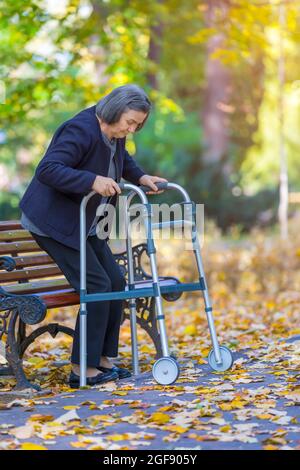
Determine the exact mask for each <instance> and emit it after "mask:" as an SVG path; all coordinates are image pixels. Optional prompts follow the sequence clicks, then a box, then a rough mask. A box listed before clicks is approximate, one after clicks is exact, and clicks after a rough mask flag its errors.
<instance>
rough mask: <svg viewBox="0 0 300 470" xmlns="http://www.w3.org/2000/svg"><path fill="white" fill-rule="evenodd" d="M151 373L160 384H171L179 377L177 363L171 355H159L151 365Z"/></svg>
mask: <svg viewBox="0 0 300 470" xmlns="http://www.w3.org/2000/svg"><path fill="white" fill-rule="evenodd" d="M152 374H153V378H154V380H156V382H157V383H159V384H160V385H171V384H173V383H174V382H176V380H177V379H178V377H179V365H178V364H177V362H176V361H175V359H173V358H172V357H161V358H160V359H158V360H157V361H156V362H155V364H154V365H153V367H152Z"/></svg>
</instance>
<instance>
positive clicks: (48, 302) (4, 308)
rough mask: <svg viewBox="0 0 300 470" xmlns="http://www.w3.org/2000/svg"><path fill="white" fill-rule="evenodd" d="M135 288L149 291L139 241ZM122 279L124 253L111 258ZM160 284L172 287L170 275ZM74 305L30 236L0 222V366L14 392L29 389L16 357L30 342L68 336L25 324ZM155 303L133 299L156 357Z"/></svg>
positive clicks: (75, 298) (51, 327) (73, 296)
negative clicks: (2, 363)
mask: <svg viewBox="0 0 300 470" xmlns="http://www.w3.org/2000/svg"><path fill="white" fill-rule="evenodd" d="M132 252H133V260H134V274H135V280H136V287H137V288H139V287H150V286H151V276H150V275H149V274H147V272H146V271H145V269H144V268H143V264H144V260H143V259H144V257H145V256H144V255H146V253H147V245H146V244H145V243H141V244H139V245H136V246H134V247H133V248H132ZM114 256H115V259H116V261H117V262H118V264H119V266H120V268H121V270H122V271H123V274H124V276H125V277H126V279H127V271H128V269H127V256H126V252H123V253H119V254H115V255H114ZM160 284H161V285H166V286H170V285H177V284H179V281H178V279H176V278H175V277H160ZM180 296H181V293H180V292H173V293H168V294H164V295H163V297H164V298H165V299H166V300H168V301H175V300H177V299H178V298H179V297H180ZM71 305H79V295H78V294H77V293H76V292H75V290H74V289H73V288H72V287H71V286H70V284H69V283H68V281H67V280H66V278H65V277H64V275H63V274H62V272H61V270H60V269H59V267H58V266H57V265H56V264H55V262H54V261H53V260H52V258H51V257H50V256H49V255H48V254H47V253H46V252H43V251H41V248H40V247H39V246H38V245H37V243H36V242H35V240H34V239H33V238H32V236H31V234H30V233H29V232H28V231H26V230H24V229H23V228H22V226H21V224H20V222H19V221H4V222H0V340H2V341H3V339H5V340H6V341H5V353H6V354H5V355H6V359H7V361H8V367H2V368H0V376H1V375H6V376H7V375H14V376H15V378H16V389H17V390H22V389H26V388H35V389H37V390H39V387H38V386H37V385H36V384H31V383H30V382H29V381H28V380H27V378H26V376H25V373H24V370H23V365H22V358H23V356H24V353H25V351H26V349H27V348H28V347H29V345H30V344H31V343H33V342H34V340H35V339H36V338H38V337H39V336H40V335H42V334H44V333H46V332H48V333H50V334H51V335H52V337H53V338H55V337H56V335H57V334H58V333H59V332H62V333H66V334H67V335H70V336H73V334H74V331H73V329H72V328H69V327H67V326H64V325H61V324H59V323H49V324H46V325H45V324H43V325H41V326H39V327H37V328H36V329H35V330H33V331H31V333H29V334H27V332H26V327H27V325H37V324H39V323H41V322H42V321H43V320H44V319H45V317H46V314H47V310H50V309H52V308H57V307H67V306H71ZM155 317H156V312H155V300H154V298H153V297H144V298H138V299H137V323H138V325H139V326H140V327H142V328H143V329H144V330H145V331H146V332H147V333H148V335H149V336H150V338H151V339H152V341H153V343H154V346H155V348H156V354H157V357H160V356H161V355H162V351H161V345H160V338H159V332H158V329H157V322H156V319H155ZM125 319H129V306H128V301H127V300H125V301H124V302H123V320H122V321H124V320H125Z"/></svg>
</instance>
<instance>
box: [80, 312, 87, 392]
mask: <svg viewBox="0 0 300 470" xmlns="http://www.w3.org/2000/svg"><path fill="white" fill-rule="evenodd" d="M79 315H80V387H85V386H86V367H87V347H86V326H87V325H86V324H87V310H86V305H85V304H84V306H81V308H80V313H79Z"/></svg>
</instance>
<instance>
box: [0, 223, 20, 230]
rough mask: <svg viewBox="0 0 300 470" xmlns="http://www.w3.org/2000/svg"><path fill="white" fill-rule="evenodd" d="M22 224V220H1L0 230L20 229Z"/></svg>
mask: <svg viewBox="0 0 300 470" xmlns="http://www.w3.org/2000/svg"><path fill="white" fill-rule="evenodd" d="M20 229H22V225H21V222H20V220H2V221H1V222H0V231H1V232H2V230H20Z"/></svg>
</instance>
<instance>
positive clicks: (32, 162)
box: [0, 0, 300, 230]
mask: <svg viewBox="0 0 300 470" xmlns="http://www.w3.org/2000/svg"><path fill="white" fill-rule="evenodd" d="M282 1H283V0H270V1H265V0H255V1H253V2H250V3H249V2H248V1H246V0H211V1H200V0H189V2H183V1H180V0H156V1H154V0H149V1H147V2H145V1H143V0H131V1H127V0H102V1H101V0H28V1H25V2H24V1H21V0H0V64H1V65H0V80H1V82H2V84H4V86H5V97H4V99H3V103H2V104H1V105H0V113H1V128H0V152H1V156H0V187H1V195H0V218H1V219H2V220H3V219H10V218H18V217H19V209H18V202H19V199H20V197H21V196H22V194H23V192H24V190H25V188H26V186H27V184H28V182H29V180H30V178H31V177H32V175H33V172H34V169H35V167H36V165H37V163H38V161H39V160H40V158H41V157H42V156H43V154H44V152H45V149H46V147H47V144H48V142H49V140H50V138H51V136H52V134H53V132H54V131H55V129H56V128H57V127H58V125H59V124H60V123H61V122H63V121H64V120H65V119H67V118H69V117H71V116H72V115H74V114H75V113H77V112H78V111H80V110H81V109H83V108H84V107H88V106H91V105H93V104H95V102H97V101H98V100H99V99H100V98H101V96H103V95H104V94H106V93H107V92H109V91H110V90H111V89H112V88H114V87H115V86H119V85H123V84H126V83H137V84H139V85H141V86H142V87H144V88H145V90H146V91H147V92H148V93H149V95H150V97H151V99H152V101H153V103H154V110H153V112H152V115H151V118H150V119H149V121H148V123H147V126H146V127H145V128H144V129H143V131H142V132H141V133H138V134H137V135H136V136H133V138H131V139H128V142H127V146H128V150H129V152H130V153H131V154H133V155H134V156H135V157H136V158H137V160H138V162H139V163H140V164H141V165H142V167H143V168H144V169H145V170H146V171H147V172H149V173H153V174H158V175H161V176H164V177H166V178H168V179H169V180H173V181H176V182H178V183H179V184H182V185H183V186H185V187H187V188H188V190H189V192H190V194H191V196H192V198H193V199H194V200H195V201H196V202H202V203H204V204H205V208H206V214H207V215H209V216H210V217H213V218H214V219H215V220H216V221H217V223H218V225H219V226H220V227H221V228H222V229H224V230H226V229H228V228H229V227H230V226H232V225H233V224H239V226H240V227H241V228H242V229H249V228H250V227H252V226H253V225H254V224H269V223H272V222H273V221H274V220H275V218H276V212H277V207H278V184H279V132H278V125H279V118H278V77H277V61H278V40H279V29H280V28H279V20H278V8H279V4H280V3H281V2H282ZM284 3H285V5H286V29H285V31H284V38H283V47H284V54H285V64H286V74H285V84H284V95H285V100H284V103H285V116H286V122H285V142H286V150H287V157H288V162H289V180H290V185H291V188H292V189H293V190H295V191H298V190H300V187H299V186H300V183H299V181H300V178H299V176H300V168H299V164H298V149H299V144H300V135H299V131H298V129H299V119H300V114H299V101H300V82H299V73H298V71H299V65H298V64H299V47H298V43H299V31H300V28H299V23H300V2H299V1H297V0H294V1H290V0H286V1H285V2H284ZM168 197H169V198H171V195H169V194H168ZM164 200H165V196H164Z"/></svg>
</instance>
